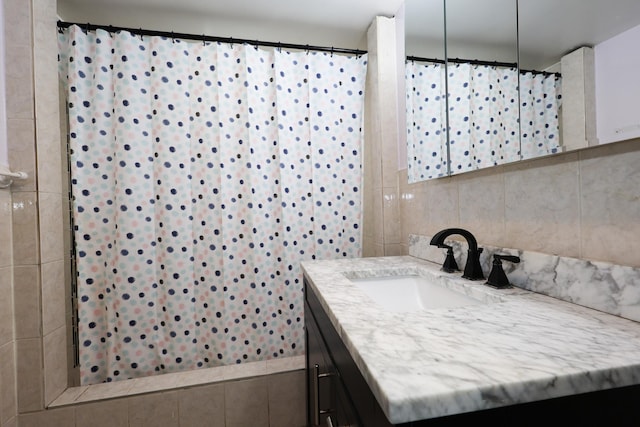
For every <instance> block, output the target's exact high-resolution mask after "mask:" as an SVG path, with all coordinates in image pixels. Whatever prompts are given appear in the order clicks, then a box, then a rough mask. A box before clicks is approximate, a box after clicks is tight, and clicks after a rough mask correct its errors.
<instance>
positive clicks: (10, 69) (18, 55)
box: [5, 39, 34, 119]
mask: <svg viewBox="0 0 640 427" xmlns="http://www.w3.org/2000/svg"><path fill="white" fill-rule="evenodd" d="M9 40H12V39H9ZM14 40H15V39H14ZM6 58H7V63H6V64H7V66H6V73H5V96H6V102H7V104H6V108H7V109H6V113H7V118H10V119H33V117H34V91H33V80H32V79H33V68H32V63H31V49H29V48H28V47H27V46H19V45H11V44H8V45H7V49H6ZM9 61H14V62H9Z"/></svg>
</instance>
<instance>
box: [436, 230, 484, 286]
mask: <svg viewBox="0 0 640 427" xmlns="http://www.w3.org/2000/svg"><path fill="white" fill-rule="evenodd" d="M452 234H458V235H460V236H462V237H464V238H465V239H466V240H467V244H468V245H469V251H468V252H467V263H466V265H465V266H464V274H463V275H462V277H464V278H465V279H469V280H483V279H484V274H483V273H482V266H481V265H480V253H481V252H482V248H478V241H477V240H476V238H475V237H474V236H473V234H471V233H470V232H469V231H467V230H464V229H462V228H447V229H444V230H442V231H439V232H438V233H436V234H435V235H434V236H433V237H432V238H431V243H430V244H431V245H433V246H437V247H439V248H447V249H448V248H450V246H448V245H446V244H445V243H444V239H446V238H447V237H449V236H451V235H452Z"/></svg>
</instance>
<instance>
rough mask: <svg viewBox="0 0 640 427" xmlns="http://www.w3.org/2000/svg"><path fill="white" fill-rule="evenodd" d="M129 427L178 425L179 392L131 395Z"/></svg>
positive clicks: (170, 426) (173, 426)
mask: <svg viewBox="0 0 640 427" xmlns="http://www.w3.org/2000/svg"><path fill="white" fill-rule="evenodd" d="M128 400H129V427H178V425H179V417H178V393H177V392H175V391H173V392H168V393H152V394H148V395H144V396H138V397H131V398H129V399H128Z"/></svg>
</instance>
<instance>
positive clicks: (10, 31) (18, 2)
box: [4, 0, 31, 46]
mask: <svg viewBox="0 0 640 427" xmlns="http://www.w3.org/2000/svg"><path fill="white" fill-rule="evenodd" d="M30 6H31V2H25V1H24V0H4V16H5V29H4V31H5V36H6V38H7V40H12V41H15V42H16V43H18V44H19V45H21V46H31V7H30Z"/></svg>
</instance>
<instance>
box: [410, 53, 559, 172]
mask: <svg viewBox="0 0 640 427" xmlns="http://www.w3.org/2000/svg"><path fill="white" fill-rule="evenodd" d="M446 70H447V74H448V75H447V76H445V65H444V64H441V63H439V62H416V61H414V60H411V61H408V62H407V63H406V83H407V105H406V109H407V145H408V147H407V148H408V154H409V159H408V160H409V162H408V171H407V172H408V176H409V182H417V181H421V180H425V179H432V178H438V177H441V176H446V175H447V174H448V173H447V161H448V162H449V165H450V171H451V174H456V173H462V172H468V171H472V170H477V169H482V168H485V167H490V166H496V165H500V164H504V163H509V162H513V161H517V160H521V159H526V158H533V157H539V156H542V155H546V154H551V153H555V152H558V151H559V150H560V140H559V137H558V136H559V121H558V115H559V108H560V104H561V93H560V90H561V84H560V83H561V79H560V77H559V76H558V75H556V74H552V73H539V72H530V71H522V72H521V73H520V84H521V86H522V88H523V91H522V92H521V94H520V103H521V109H520V111H519V109H518V100H519V97H518V71H517V68H516V67H515V66H513V67H511V66H502V65H488V64H474V63H472V62H456V63H449V64H448V65H447V68H446ZM445 79H447V85H448V126H449V141H448V144H449V147H448V149H447V132H446V126H447V115H446V114H445V113H446V110H447V105H446V102H445V97H444V95H443V94H444V93H445ZM520 118H522V119H521V120H522V129H520V124H519V120H520Z"/></svg>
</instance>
